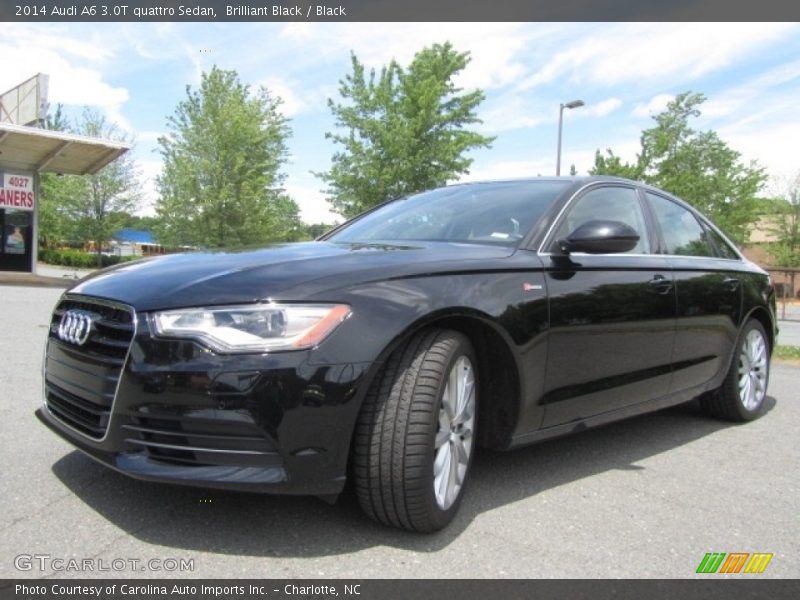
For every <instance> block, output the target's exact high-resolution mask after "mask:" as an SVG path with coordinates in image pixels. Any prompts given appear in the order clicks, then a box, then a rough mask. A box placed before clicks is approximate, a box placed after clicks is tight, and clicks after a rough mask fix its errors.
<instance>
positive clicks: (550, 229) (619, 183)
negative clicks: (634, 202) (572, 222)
mask: <svg viewBox="0 0 800 600" xmlns="http://www.w3.org/2000/svg"><path fill="white" fill-rule="evenodd" d="M592 187H624V188H629V189H633V191H634V192H635V191H637V190H638V187H637V184H636V183H635V182H633V181H630V182H628V181H603V180H601V181H590V182H589V183H587V184H585V185H583V186H581V187H579V188H578V189H577V190H575V191H574V192H573V193H572V196H570V198H569V200H567V201H566V202H565V203H564V206H562V207H561V210H559V211H558V214H557V215H556V218H555V219H553V222H552V223H550V227H548V228H547V233H545V234H544V237H543V238H542V243H541V244H539V247H538V248H537V249H536V253H537V254H538V255H539V256H544V255H550V254H552V253H551V252H544V251H543V248H545V247H546V246H547V243H548V242H549V241H550V236H551V235H553V232H554V230H555V227H556V225H557V224H558V222H559V221H560V220H561V217H562V216H563V215H564V213H565V212H566V210H567V209H568V208H569V207H570V206H571V205H572V203H573V202H575V199H576V198H577V197H578V196H579V195H581V194H583V192H584V191H586V190H588V188H592ZM575 254H578V253H577V252H576V253H575ZM595 256H602V255H599V254H596V255H595ZM627 256H634V255H633V254H628V255H627ZM645 256H653V255H652V254H647V255H645Z"/></svg>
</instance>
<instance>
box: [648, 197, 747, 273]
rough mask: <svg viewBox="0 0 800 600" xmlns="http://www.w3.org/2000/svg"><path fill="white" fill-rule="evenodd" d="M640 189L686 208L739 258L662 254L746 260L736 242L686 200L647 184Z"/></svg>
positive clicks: (679, 255)
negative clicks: (654, 188) (720, 238)
mask: <svg viewBox="0 0 800 600" xmlns="http://www.w3.org/2000/svg"><path fill="white" fill-rule="evenodd" d="M642 191H643V192H644V193H645V195H647V194H651V195H653V196H658V197H660V198H663V199H664V200H667V201H668V202H672V203H673V204H677V205H678V206H680V207H681V208H684V209H686V210H688V211H689V212H690V213H692V214H693V215H694V218H695V219H697V220H698V221H699V223H700V227H708V228H709V229H711V230H713V231H715V232H716V233H717V234H719V235H720V236H721V237H722V239H723V240H725V242H726V243H727V244H728V246H730V247H731V248H732V249H733V251H734V252H735V253H736V256H738V257H739V258H738V259H735V258H725V257H723V256H688V255H684V254H665V255H664V256H674V257H676V258H713V259H716V260H732V261H735V262H744V261H746V260H747V259H746V258H745V257H744V255H743V254H742V253H741V252H740V251H739V248H738V247H737V246H736V244H734V243H733V242H731V241H730V239H728V236H727V235H725V234H724V233H723V232H722V231H721V230H720V228H719V227H717V226H716V225H714V223H712V222H711V220H710V219H708V218H707V217H706V216H705V215H704V214H703V213H701V212H700V211H699V210H697V209H696V208H695V207H694V206H692V205H691V204H689V203H688V202H686V201H684V200H681V199H680V198H678V197H677V196H672V195H671V194H668V193H666V192H662V191H661V190H658V191H656V190H653V189H650V188H649V187H647V186H642ZM653 217H654V218H655V215H653ZM656 222H657V223H658V219H657V218H656ZM658 227H659V229H660V228H661V223H658Z"/></svg>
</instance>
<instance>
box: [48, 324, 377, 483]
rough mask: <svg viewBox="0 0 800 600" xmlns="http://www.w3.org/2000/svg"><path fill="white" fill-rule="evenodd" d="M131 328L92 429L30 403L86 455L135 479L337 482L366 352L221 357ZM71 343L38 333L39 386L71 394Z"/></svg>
mask: <svg viewBox="0 0 800 600" xmlns="http://www.w3.org/2000/svg"><path fill="white" fill-rule="evenodd" d="M141 329H142V330H140V331H139V332H137V334H136V335H135V337H134V339H133V340H132V342H131V347H130V352H129V353H128V357H127V359H126V362H125V364H124V366H123V367H122V371H121V374H120V376H119V383H118V385H117V387H116V390H115V393H114V398H113V402H112V404H111V407H110V409H109V411H108V415H107V416H106V417H104V422H107V427H106V428H105V432H104V433H103V434H102V435H100V434H92V433H91V432H90V433H88V434H87V432H86V431H80V430H79V429H77V428H75V427H73V426H71V424H70V422H68V421H67V420H65V419H64V418H62V416H61V415H62V414H63V413H59V410H63V408H61V407H60V408H59V409H58V410H51V409H50V407H49V406H48V402H47V401H46V402H45V404H44V406H42V407H41V408H39V409H38V410H37V411H36V416H37V417H38V418H39V420H41V421H42V423H44V424H45V425H46V426H47V427H48V428H50V429H51V430H52V431H54V432H55V433H57V434H58V435H60V436H61V437H62V438H64V439H65V440H67V441H68V442H70V443H71V444H73V445H74V446H75V447H77V448H78V449H79V450H81V451H83V452H85V453H86V454H88V455H89V456H90V457H92V458H94V459H95V460H97V461H99V462H101V463H102V464H105V465H107V466H109V467H111V468H113V469H115V470H117V471H119V472H121V473H124V474H126V475H129V476H131V477H135V478H138V479H144V480H150V481H159V482H168V483H175V484H183V485H191V486H198V487H205V488H223V489H234V490H244V491H256V492H267V493H283V494H308V495H332V494H338V493H339V492H341V490H342V488H343V486H344V482H345V474H346V467H347V457H348V453H349V445H350V439H351V436H352V431H353V427H354V424H355V420H356V418H357V414H358V410H359V406H360V403H361V397H360V394H359V391H360V390H361V388H362V387H363V386H362V385H361V383H362V381H363V380H364V379H365V377H366V373H367V370H368V369H369V367H370V363H357V364H347V363H344V364H331V365H312V364H311V363H310V362H309V359H310V355H311V353H312V352H310V351H306V352H286V353H275V354H272V355H260V356H256V355H238V356H222V355H217V354H214V353H213V352H210V351H208V350H207V349H205V348H203V347H202V346H200V345H198V344H196V343H195V342H191V341H171V340H159V339H156V338H153V337H152V336H151V335H150V332H149V330H148V328H147V326H146V322H145V324H144V327H142V328H141ZM75 350H76V349H74V348H72V347H70V345H69V344H65V343H63V342H61V341H59V340H57V339H53V338H52V337H51V339H50V340H49V342H48V348H47V355H46V362H45V372H44V377H45V382H46V385H45V389H46V396H47V394H48V393H49V390H50V388H51V387H53V386H56V384H58V387H57V388H56V389H58V390H59V393H61V394H63V395H64V396H68V397H73V396H74V394H75V393H76V392H77V391H78V390H79V387H78V384H77V383H78V382H80V383H84V380H85V379H86V376H85V375H81V373H80V372H79V370H78V368H77V367H72V366H71V365H73V364H74V363H75V360H76V359H75V357H74V356H73V355H74V354H75ZM76 356H77V355H76ZM78 366H80V365H78ZM70 368H73V371H74V373H73V371H70V370H69V369H70ZM81 368H83V367H81ZM72 383H74V385H71V384H72ZM84 385H85V384H84ZM48 386H49V387H48ZM64 387H67V388H68V390H69V392H70V393H67V392H66V391H65V390H64ZM78 393H79V392H78ZM71 394H72V395H71ZM48 397H49V396H48ZM75 402H78V400H75ZM72 425H74V423H73V424H72Z"/></svg>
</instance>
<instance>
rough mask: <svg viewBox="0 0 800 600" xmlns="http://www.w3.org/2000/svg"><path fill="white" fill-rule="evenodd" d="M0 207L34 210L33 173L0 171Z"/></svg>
mask: <svg viewBox="0 0 800 600" xmlns="http://www.w3.org/2000/svg"><path fill="white" fill-rule="evenodd" d="M0 208H16V209H17V210H34V209H35V208H36V198H35V197H34V193H33V175H32V174H30V173H8V172H5V173H4V172H2V171H0Z"/></svg>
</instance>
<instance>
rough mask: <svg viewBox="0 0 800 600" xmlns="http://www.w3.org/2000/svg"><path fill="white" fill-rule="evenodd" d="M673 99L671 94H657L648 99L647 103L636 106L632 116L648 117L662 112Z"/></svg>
mask: <svg viewBox="0 0 800 600" xmlns="http://www.w3.org/2000/svg"><path fill="white" fill-rule="evenodd" d="M674 99H675V96H673V95H672V94H658V95H656V96H653V97H652V98H650V101H649V102H646V103H643V104H637V105H636V107H635V108H634V109H633V113H632V114H633V116H635V117H650V116H652V115H655V114H658V113H660V112H661V111H663V110H664V109H665V108H667V104H669V103H670V102H672V101H673V100H674Z"/></svg>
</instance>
